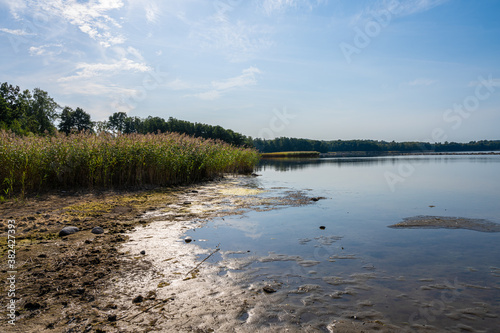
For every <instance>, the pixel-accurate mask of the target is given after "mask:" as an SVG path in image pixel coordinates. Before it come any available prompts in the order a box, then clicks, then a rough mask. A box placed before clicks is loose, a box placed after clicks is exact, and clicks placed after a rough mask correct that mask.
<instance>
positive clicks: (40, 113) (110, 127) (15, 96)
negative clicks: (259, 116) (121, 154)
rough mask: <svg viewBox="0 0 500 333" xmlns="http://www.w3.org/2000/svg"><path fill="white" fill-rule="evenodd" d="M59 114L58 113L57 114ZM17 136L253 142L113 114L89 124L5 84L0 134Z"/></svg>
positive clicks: (79, 114)
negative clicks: (170, 135)
mask: <svg viewBox="0 0 500 333" xmlns="http://www.w3.org/2000/svg"><path fill="white" fill-rule="evenodd" d="M59 110H61V111H60V112H59ZM1 129H4V130H10V131H12V132H14V133H16V134H18V135H29V134H40V135H45V134H48V135H52V134H55V133H56V131H59V132H64V133H66V134H69V133H72V132H94V133H95V132H103V131H105V132H111V133H115V134H116V133H140V134H148V133H165V132H176V133H181V134H187V135H191V136H194V137H202V138H205V139H218V140H222V141H225V142H227V143H229V144H233V145H235V146H249V147H251V146H253V143H252V139H251V138H249V137H246V136H245V135H242V134H240V133H236V132H234V131H232V130H230V129H225V128H223V127H221V126H213V125H207V124H202V123H192V122H189V121H185V120H178V119H175V118H172V117H170V118H168V120H165V119H163V118H161V117H151V116H149V117H147V118H139V117H129V116H128V115H127V114H126V113H125V112H115V113H113V114H112V115H111V116H110V117H109V118H108V120H106V121H92V119H91V116H90V114H89V113H87V112H85V111H84V110H83V109H81V108H79V107H77V108H76V109H74V110H73V109H72V108H71V107H69V106H65V107H64V108H62V107H61V106H60V105H59V104H58V103H56V102H55V101H54V99H53V98H51V97H50V96H49V94H48V93H47V92H46V91H43V90H41V89H39V88H35V89H33V91H29V90H23V91H21V89H20V88H19V86H13V85H11V84H8V83H7V82H4V83H2V84H1V86H0V130H1Z"/></svg>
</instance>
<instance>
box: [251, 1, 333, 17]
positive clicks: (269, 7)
mask: <svg viewBox="0 0 500 333" xmlns="http://www.w3.org/2000/svg"><path fill="white" fill-rule="evenodd" d="M323 2H324V0H315V1H313V0H263V1H262V3H261V5H260V6H261V8H262V10H263V11H264V12H265V13H266V14H267V15H271V14H274V13H276V12H283V11H285V10H287V9H289V8H294V9H304V8H305V9H306V10H312V9H313V8H314V7H316V6H318V5H320V4H321V3H323Z"/></svg>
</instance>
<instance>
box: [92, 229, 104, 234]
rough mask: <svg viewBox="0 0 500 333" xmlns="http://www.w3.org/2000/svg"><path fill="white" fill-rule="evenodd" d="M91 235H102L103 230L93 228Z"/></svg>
mask: <svg viewBox="0 0 500 333" xmlns="http://www.w3.org/2000/svg"><path fill="white" fill-rule="evenodd" d="M91 233H93V234H96V235H100V234H103V233H104V229H103V228H101V227H93V228H92V231H91Z"/></svg>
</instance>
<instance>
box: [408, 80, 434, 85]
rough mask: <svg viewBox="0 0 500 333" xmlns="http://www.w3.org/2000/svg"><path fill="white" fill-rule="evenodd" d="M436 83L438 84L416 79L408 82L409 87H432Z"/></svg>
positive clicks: (432, 81)
mask: <svg viewBox="0 0 500 333" xmlns="http://www.w3.org/2000/svg"><path fill="white" fill-rule="evenodd" d="M435 82H436V81H435V80H431V79H425V78H419V79H415V80H413V81H410V82H408V85H409V86H430V85H431V84H433V83H435Z"/></svg>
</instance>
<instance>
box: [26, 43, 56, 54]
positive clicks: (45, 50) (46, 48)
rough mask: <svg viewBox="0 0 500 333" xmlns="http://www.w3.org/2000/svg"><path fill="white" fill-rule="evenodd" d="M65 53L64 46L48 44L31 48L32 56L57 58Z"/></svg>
mask: <svg viewBox="0 0 500 333" xmlns="http://www.w3.org/2000/svg"><path fill="white" fill-rule="evenodd" d="M62 51H63V46H62V44H47V45H41V46H31V47H30V48H29V52H30V54H31V55H32V56H55V55H59V54H61V53H62Z"/></svg>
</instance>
